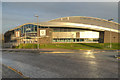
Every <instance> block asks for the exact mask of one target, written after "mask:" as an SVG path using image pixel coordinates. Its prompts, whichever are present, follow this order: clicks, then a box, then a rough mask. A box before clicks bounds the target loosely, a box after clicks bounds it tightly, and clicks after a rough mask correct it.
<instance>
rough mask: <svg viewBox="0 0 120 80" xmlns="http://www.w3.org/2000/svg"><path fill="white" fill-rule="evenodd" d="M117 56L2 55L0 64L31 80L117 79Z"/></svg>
mask: <svg viewBox="0 0 120 80" xmlns="http://www.w3.org/2000/svg"><path fill="white" fill-rule="evenodd" d="M58 53H59V54H58ZM116 54H118V53H117V51H90V50H88V51H80V50H79V51H78V50H55V51H54V50H51V51H49V52H48V51H45V50H44V51H41V52H19V51H18V52H17V51H3V55H2V62H3V64H5V65H7V66H10V67H12V68H14V69H16V70H18V71H20V72H21V73H22V74H23V75H24V76H26V77H30V78H118V60H117V59H115V58H114V55H116ZM6 77H7V76H6Z"/></svg>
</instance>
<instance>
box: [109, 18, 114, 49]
mask: <svg viewBox="0 0 120 80" xmlns="http://www.w3.org/2000/svg"><path fill="white" fill-rule="evenodd" d="M112 20H114V19H113V18H112V19H108V21H112ZM110 48H112V45H111V27H110Z"/></svg>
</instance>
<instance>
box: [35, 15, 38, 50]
mask: <svg viewBox="0 0 120 80" xmlns="http://www.w3.org/2000/svg"><path fill="white" fill-rule="evenodd" d="M35 17H37V32H38V18H39V16H38V15H35ZM38 40H39V39H38ZM37 43H38V44H37V48H38V49H39V42H37Z"/></svg>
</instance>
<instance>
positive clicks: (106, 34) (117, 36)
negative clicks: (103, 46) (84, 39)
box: [104, 31, 120, 43]
mask: <svg viewBox="0 0 120 80" xmlns="http://www.w3.org/2000/svg"><path fill="white" fill-rule="evenodd" d="M119 39H120V34H118V33H116V32H111V43H118V41H119ZM104 43H110V31H105V32H104Z"/></svg>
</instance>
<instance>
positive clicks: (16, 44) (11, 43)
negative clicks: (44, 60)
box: [2, 42, 20, 48]
mask: <svg viewBox="0 0 120 80" xmlns="http://www.w3.org/2000/svg"><path fill="white" fill-rule="evenodd" d="M19 45H20V43H15V42H10V43H3V45H2V46H3V47H4V48H12V47H13V46H19Z"/></svg>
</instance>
